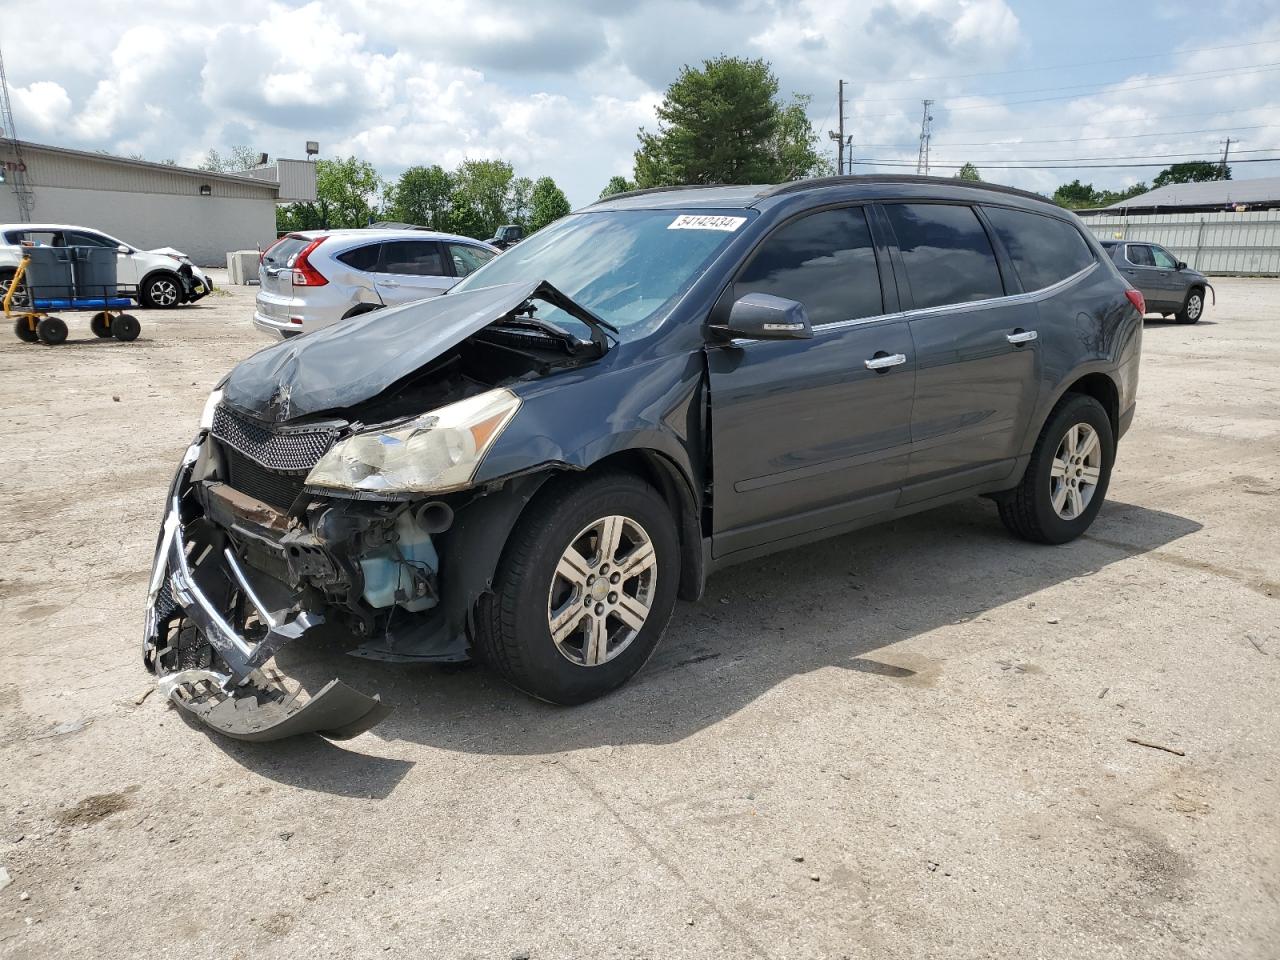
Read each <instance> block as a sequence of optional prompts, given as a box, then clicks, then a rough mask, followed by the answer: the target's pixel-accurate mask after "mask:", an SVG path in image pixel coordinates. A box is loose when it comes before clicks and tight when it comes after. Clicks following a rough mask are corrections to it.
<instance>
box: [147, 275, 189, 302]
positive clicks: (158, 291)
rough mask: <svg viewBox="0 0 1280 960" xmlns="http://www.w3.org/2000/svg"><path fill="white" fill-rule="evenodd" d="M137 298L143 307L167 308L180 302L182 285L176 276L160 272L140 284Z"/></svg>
mask: <svg viewBox="0 0 1280 960" xmlns="http://www.w3.org/2000/svg"><path fill="white" fill-rule="evenodd" d="M139 298H140V299H141V300H142V305H143V306H144V307H159V308H160V309H163V310H168V309H170V308H172V307H176V306H178V305H179V304H181V303H182V287H181V286H180V285H179V281H178V278H177V277H175V276H172V275H170V274H167V273H162V274H160V275H159V276H156V277H152V278H150V279H149V280H147V282H146V283H144V284H143V285H142V290H141V292H140V294H139Z"/></svg>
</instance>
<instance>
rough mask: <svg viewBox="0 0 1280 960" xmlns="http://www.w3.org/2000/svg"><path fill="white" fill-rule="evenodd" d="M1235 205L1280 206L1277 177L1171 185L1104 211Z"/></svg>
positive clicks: (1279, 180)
mask: <svg viewBox="0 0 1280 960" xmlns="http://www.w3.org/2000/svg"><path fill="white" fill-rule="evenodd" d="M1235 203H1247V204H1255V203H1276V204H1280V177H1256V178H1254V179H1253V180H1210V181H1208V182H1206V183H1171V184H1169V185H1168V186H1165V187H1157V188H1156V189H1154V190H1150V191H1148V192H1147V193H1140V194H1138V196H1136V197H1130V198H1129V199H1128V200H1121V201H1120V202H1119V203H1113V204H1111V205H1110V206H1109V207H1105V208H1104V209H1106V210H1120V209H1124V208H1125V207H1201V206H1222V207H1226V206H1230V205H1231V204H1235Z"/></svg>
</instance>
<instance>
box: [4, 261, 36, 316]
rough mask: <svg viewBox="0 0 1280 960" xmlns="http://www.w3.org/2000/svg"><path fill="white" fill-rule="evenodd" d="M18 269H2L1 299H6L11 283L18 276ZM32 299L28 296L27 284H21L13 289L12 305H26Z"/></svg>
mask: <svg viewBox="0 0 1280 960" xmlns="http://www.w3.org/2000/svg"><path fill="white" fill-rule="evenodd" d="M17 273H18V271H16V270H0V300H3V299H4V295H5V294H6V293H8V292H9V284H11V283H12V282H13V278H14V277H15V276H17ZM30 302H31V301H30V299H29V298H28V296H27V285H26V284H25V283H22V284H19V285H18V289H17V290H15V291H13V300H12V301H10V306H14V307H25V306H27V304H29V303H30Z"/></svg>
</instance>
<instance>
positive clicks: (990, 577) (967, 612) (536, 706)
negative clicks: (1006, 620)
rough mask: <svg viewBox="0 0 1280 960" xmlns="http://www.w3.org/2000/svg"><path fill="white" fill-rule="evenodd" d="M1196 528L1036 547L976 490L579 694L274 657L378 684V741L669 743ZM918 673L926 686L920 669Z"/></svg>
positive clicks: (498, 745)
mask: <svg viewBox="0 0 1280 960" xmlns="http://www.w3.org/2000/svg"><path fill="white" fill-rule="evenodd" d="M1199 529H1200V525H1199V524H1198V523H1195V522H1194V521H1191V520H1188V519H1186V518H1184V517H1180V516H1176V515H1174V514H1170V513H1164V512H1160V511H1156V510H1149V509H1146V508H1144V507H1139V506H1134V505H1130V504H1123V503H1108V504H1107V505H1106V506H1105V507H1104V508H1103V511H1102V513H1101V514H1100V516H1099V518H1098V520H1097V522H1096V523H1095V525H1094V527H1093V529H1092V530H1091V533H1090V534H1089V535H1086V536H1085V537H1084V538H1082V539H1080V540H1077V541H1075V542H1074V543H1071V544H1067V545H1065V546H1060V547H1045V546H1039V545H1035V544H1028V543H1024V542H1022V541H1019V540H1015V539H1013V538H1011V537H1010V536H1009V535H1007V534H1006V533H1005V531H1004V528H1003V527H1002V526H1001V525H1000V522H999V520H998V519H997V518H996V515H995V508H994V505H992V504H991V503H989V502H987V501H979V500H975V501H971V502H965V503H960V504H955V505H952V506H949V507H944V508H941V509H939V510H936V511H933V512H930V513H925V514H919V515H917V516H914V517H910V518H907V519H905V520H900V521H897V522H894V523H890V524H885V525H883V526H880V527H875V528H872V529H869V530H865V531H860V532H857V533H853V534H848V535H846V536H842V537H837V538H835V539H832V540H828V541H825V542H822V543H819V544H815V545H811V546H807V547H802V548H797V549H795V550H790V551H787V552H785V553H781V554H777V555H774V556H772V557H768V558H765V559H762V560H758V561H754V562H752V563H748V564H743V565H742V566H738V567H733V568H730V569H728V570H726V571H724V572H722V573H719V574H717V575H716V576H714V577H713V578H712V579H711V581H710V582H709V584H708V587H707V593H706V596H705V597H704V598H703V599H702V600H701V601H699V602H697V603H680V604H678V605H677V607H676V610H675V614H674V616H673V618H672V622H671V625H670V627H669V628H668V630H667V633H666V636H665V638H664V640H663V642H662V644H661V646H660V647H659V649H658V651H657V653H656V654H655V655H654V657H653V659H652V660H651V661H650V662H649V663H648V665H647V666H646V667H645V668H644V669H643V670H642V671H641V672H640V673H639V674H637V675H636V677H635V678H633V679H632V681H631V682H630V683H629V684H627V685H626V686H624V687H623V688H622V689H620V690H618V691H617V692H615V693H613V694H611V695H610V696H607V697H605V698H603V699H601V700H598V701H596V702H594V703H590V704H587V705H585V706H581V707H574V708H562V707H553V706H550V705H547V704H544V703H540V702H538V701H534V700H532V699H530V698H528V697H526V696H524V695H523V694H521V693H519V692H517V691H515V690H513V689H511V688H510V687H508V686H506V685H505V684H504V683H503V682H502V681H500V680H499V679H497V677H495V676H494V675H493V674H491V673H490V672H488V671H487V670H485V669H483V668H470V667H468V668H461V669H458V668H454V669H442V668H439V667H433V666H426V665H423V666H403V665H394V664H380V663H371V662H369V661H364V660H356V659H355V658H352V657H347V656H344V655H342V654H341V653H340V651H338V650H337V649H316V648H315V647H314V646H307V645H302V644H299V645H295V646H294V647H291V648H286V650H285V651H282V653H281V655H280V656H279V658H278V663H279V665H280V667H281V669H283V670H284V671H286V672H287V673H289V674H290V675H291V676H296V677H298V678H299V679H301V680H302V681H303V682H304V683H305V684H306V685H307V686H308V688H314V687H313V684H316V685H317V686H318V684H319V683H323V682H324V681H325V680H327V679H329V678H330V677H332V676H334V675H335V674H337V675H339V676H340V677H341V678H342V679H343V680H344V681H346V682H347V683H349V684H351V685H352V686H354V687H355V688H356V689H358V690H363V691H366V692H369V693H373V692H377V693H379V694H381V696H382V697H383V699H384V700H386V701H387V702H389V703H391V704H393V705H394V706H395V707H396V711H395V713H393V714H392V715H391V716H390V717H389V718H388V719H387V720H385V721H383V723H382V724H380V725H379V726H378V727H376V728H374V730H373V731H372V732H371V735H372V736H374V737H376V738H381V739H383V740H387V741H394V740H401V741H409V742H411V743H417V744H423V745H426V746H431V747H435V748H439V749H444V750H450V751H460V752H467V753H480V754H491V755H539V754H550V753H559V752H562V751H571V750H579V749H587V748H592V747H600V746H605V745H622V744H633V743H673V742H677V741H680V740H683V739H684V738H686V737H689V736H691V735H693V734H695V733H697V732H698V731H700V730H702V729H704V728H705V727H707V726H709V725H711V724H714V723H716V722H717V721H719V720H722V719H724V718H725V717H728V716H731V715H732V714H734V713H736V712H737V711H739V710H741V709H743V707H745V706H747V705H748V704H750V703H751V702H752V701H754V700H755V699H757V698H758V697H760V696H761V695H763V694H764V693H766V692H768V691H769V690H770V689H772V688H773V687H774V686H776V685H777V684H778V683H780V682H782V681H784V680H786V679H788V678H789V677H793V676H795V675H797V674H802V673H807V672H809V671H813V670H819V669H823V668H829V667H836V668H843V669H850V670H858V671H860V672H862V673H864V674H867V675H869V677H871V678H873V679H881V680H884V681H886V682H893V681H902V680H907V681H909V682H910V681H912V680H913V679H917V678H916V677H915V674H916V671H915V670H914V669H912V667H911V666H902V665H897V664H894V663H890V662H885V659H880V658H877V657H875V656H874V654H875V652H876V651H877V650H880V649H881V648H884V647H887V646H890V645H892V644H896V643H899V642H901V641H903V640H908V639H910V638H912V637H914V636H917V635H919V634H922V633H925V632H927V631H930V630H933V629H935V628H937V627H941V626H944V625H947V624H952V623H955V622H957V621H959V620H961V619H962V618H964V619H973V618H975V617H978V616H981V615H982V614H983V613H985V612H987V611H990V610H992V609H994V608H996V607H1000V606H1003V605H1005V604H1009V603H1012V602H1015V601H1021V600H1023V599H1024V598H1027V597H1029V596H1031V595H1033V594H1035V593H1037V592H1038V591H1040V590H1043V589H1045V588H1046V587H1050V586H1053V585H1055V584H1058V583H1062V582H1064V581H1068V580H1072V579H1075V578H1079V577H1088V576H1092V575H1094V574H1096V573H1097V572H1098V571H1100V570H1102V569H1103V568H1105V567H1107V566H1108V565H1109V564H1112V563H1115V562H1117V561H1120V560H1124V559H1126V558H1128V557H1132V556H1136V555H1139V554H1142V553H1146V552H1148V551H1151V550H1155V549H1157V548H1160V547H1162V546H1164V545H1166V544H1168V543H1170V542H1172V541H1174V540H1177V539H1179V538H1180V537H1184V536H1187V535H1188V534H1190V533H1194V532H1195V531H1197V530H1199ZM1095 537H1096V539H1095ZM1029 618H1030V619H1029V621H1028V629H1037V630H1038V629H1043V627H1042V626H1041V625H1042V624H1043V623H1044V617H1043V612H1037V613H1035V614H1030V615H1029ZM888 659H893V658H892V657H890V658H888ZM899 659H901V658H899ZM919 679H920V680H921V682H920V686H921V689H922V690H923V688H924V687H925V686H926V685H927V684H926V682H924V681H925V680H926V679H927V678H919ZM209 736H210V737H211V739H213V740H214V741H215V742H216V743H217V744H218V745H219V747H220V748H221V749H223V750H225V751H226V752H227V753H228V754H229V755H230V756H232V757H233V758H234V759H235V760H236V761H237V762H239V763H241V764H243V765H244V766H245V767H247V768H249V769H252V770H254V771H255V772H257V773H259V774H261V775H262V776H265V777H268V778H270V779H273V780H277V781H280V782H284V783H289V784H291V785H294V786H299V787H303V788H306V789H312V790H318V791H324V792H330V793H335V794H339V795H351V796H375V797H382V796H386V795H387V793H389V792H390V790H391V789H392V788H393V787H394V786H395V784H396V783H398V782H399V780H400V779H401V778H402V777H403V776H404V775H405V774H406V773H407V772H408V769H409V767H411V766H412V764H411V763H408V762H406V761H401V760H387V759H380V758H376V757H372V756H369V755H366V754H362V753H359V752H356V751H355V750H351V749H349V748H347V747H343V746H339V745H335V744H331V743H329V742H327V741H323V740H321V739H319V738H317V737H310V738H302V739H297V740H294V741H285V742H277V743H267V744H246V743H240V742H237V741H231V740H226V739H223V738H221V737H219V736H217V735H216V734H209Z"/></svg>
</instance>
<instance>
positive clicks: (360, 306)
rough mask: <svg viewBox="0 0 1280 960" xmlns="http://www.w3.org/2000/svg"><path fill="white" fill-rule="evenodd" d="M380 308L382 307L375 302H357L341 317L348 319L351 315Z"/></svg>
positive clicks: (362, 313)
mask: <svg viewBox="0 0 1280 960" xmlns="http://www.w3.org/2000/svg"><path fill="white" fill-rule="evenodd" d="M381 309H382V307H380V306H378V305H377V304H376V303H357V304H356V305H355V306H354V307H352V308H351V309H350V310H348V311H347V312H346V313H344V314H343V315H342V319H343V320H350V319H351V318H352V317H359V316H363V315H364V314H366V313H373V311H375V310H381Z"/></svg>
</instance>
